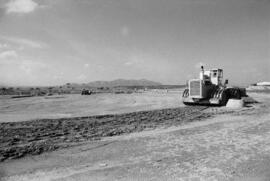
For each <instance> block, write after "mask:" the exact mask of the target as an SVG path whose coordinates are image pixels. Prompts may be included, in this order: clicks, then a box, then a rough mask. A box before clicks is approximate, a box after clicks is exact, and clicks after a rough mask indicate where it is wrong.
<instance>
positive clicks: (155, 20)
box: [0, 0, 270, 85]
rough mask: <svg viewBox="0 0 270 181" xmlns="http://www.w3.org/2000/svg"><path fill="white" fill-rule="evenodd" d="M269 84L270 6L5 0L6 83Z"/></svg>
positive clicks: (0, 72)
mask: <svg viewBox="0 0 270 181" xmlns="http://www.w3.org/2000/svg"><path fill="white" fill-rule="evenodd" d="M200 64H205V67H206V68H212V67H220V68H223V69H224V75H225V77H226V78H229V82H231V83H233V84H248V83H253V82H258V81H270V73H269V72H270V0H0V84H5V85H57V84H64V83H67V82H79V83H82V82H90V81H95V80H113V79H118V78H125V79H141V78H145V79H149V80H153V81H158V82H161V83H164V84H183V83H185V81H186V80H187V79H190V78H196V77H198V71H199V66H200Z"/></svg>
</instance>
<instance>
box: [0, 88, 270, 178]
mask: <svg viewBox="0 0 270 181" xmlns="http://www.w3.org/2000/svg"><path fill="white" fill-rule="evenodd" d="M250 96H251V97H253V98H254V99H256V100H257V101H259V102H260V103H257V104H250V105H248V107H245V108H241V109H228V108H225V107H221V108H217V107H210V108H207V107H192V108H191V107H179V108H169V109H160V110H153V111H141V112H136V113H128V114H120V115H107V116H92V117H83V118H65V119H56V120H39V121H28V122H16V123H11V122H9V123H1V135H0V136H1V139H2V140H3V141H1V150H0V151H1V155H3V156H2V162H0V174H1V176H2V180H241V181H242V180H261V181H262V180H265V181H266V180H269V178H270V174H269V173H270V166H269V165H270V156H269V155H270V94H264V93H251V94H250ZM13 135H18V136H17V137H15V136H13ZM17 150H20V151H17ZM52 150H54V151H52ZM21 153H23V154H21ZM40 153H42V154H40ZM35 154H37V155H35ZM18 157H21V158H20V159H14V158H18Z"/></svg>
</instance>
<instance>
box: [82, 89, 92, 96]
mask: <svg viewBox="0 0 270 181" xmlns="http://www.w3.org/2000/svg"><path fill="white" fill-rule="evenodd" d="M91 94H93V91H91V90H87V89H83V90H82V92H81V95H91Z"/></svg>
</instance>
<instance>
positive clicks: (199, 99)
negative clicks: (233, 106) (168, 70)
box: [182, 66, 246, 106]
mask: <svg viewBox="0 0 270 181" xmlns="http://www.w3.org/2000/svg"><path fill="white" fill-rule="evenodd" d="M222 80H223V70H222V69H219V68H214V69H210V70H204V67H203V66H201V72H200V78H199V79H191V80H189V81H188V85H187V88H186V89H185V90H184V92H183V95H182V98H183V103H184V104H186V105H217V106H224V105H226V104H227V102H228V100H229V99H241V98H242V97H244V96H246V89H245V88H239V87H229V86H228V85H227V84H228V80H225V82H224V84H223V83H222Z"/></svg>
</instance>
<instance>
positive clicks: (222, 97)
mask: <svg viewBox="0 0 270 181" xmlns="http://www.w3.org/2000/svg"><path fill="white" fill-rule="evenodd" d="M219 99H220V105H221V106H226V104H227V102H228V100H229V96H228V93H227V91H226V89H222V91H221V92H220V96H219Z"/></svg>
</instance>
